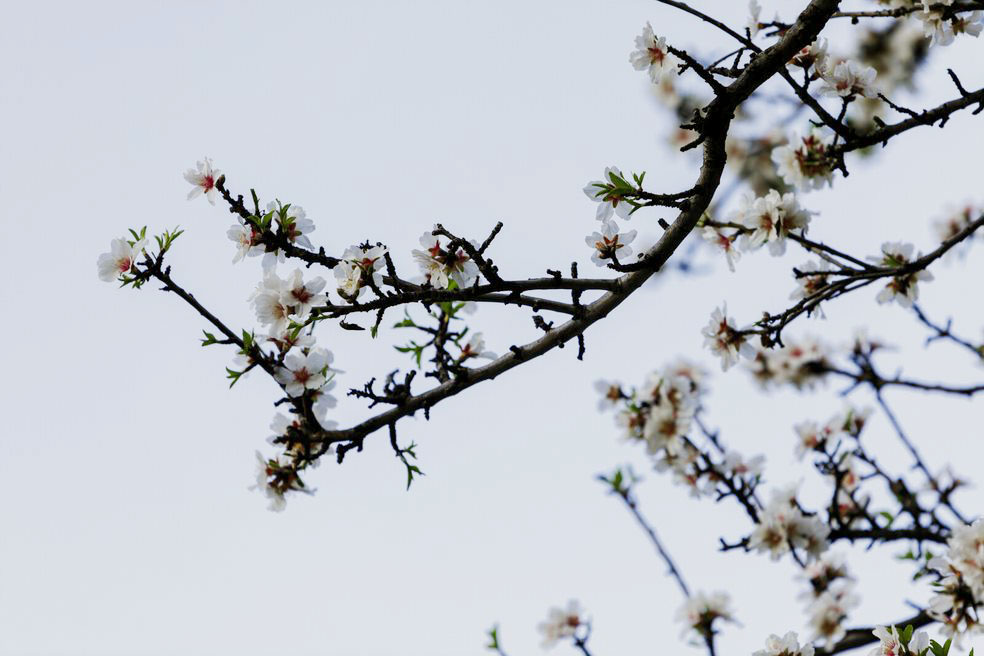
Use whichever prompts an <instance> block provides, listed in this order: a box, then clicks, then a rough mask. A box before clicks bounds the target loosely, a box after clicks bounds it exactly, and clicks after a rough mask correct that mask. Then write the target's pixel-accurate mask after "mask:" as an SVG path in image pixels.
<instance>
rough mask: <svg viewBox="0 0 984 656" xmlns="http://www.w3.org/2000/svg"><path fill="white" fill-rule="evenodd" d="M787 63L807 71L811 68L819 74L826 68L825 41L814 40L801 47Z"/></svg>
mask: <svg viewBox="0 0 984 656" xmlns="http://www.w3.org/2000/svg"><path fill="white" fill-rule="evenodd" d="M789 63H791V64H793V65H794V66H799V67H801V68H805V69H807V70H809V68H810V67H811V66H812V67H813V69H814V70H815V71H817V73H820V72H821V71H823V70H824V69H825V68H826V66H827V41H826V39H816V40H815V41H814V42H813V43H811V44H810V45H808V46H803V47H802V48H800V51H799V52H797V53H796V54H795V55H793V58H792V59H791V60H790V62H789Z"/></svg>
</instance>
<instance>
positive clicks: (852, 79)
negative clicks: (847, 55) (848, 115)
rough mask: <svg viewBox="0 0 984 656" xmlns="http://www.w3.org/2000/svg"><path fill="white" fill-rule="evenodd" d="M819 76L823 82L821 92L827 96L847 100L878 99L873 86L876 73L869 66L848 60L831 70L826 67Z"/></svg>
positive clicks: (876, 91)
mask: <svg viewBox="0 0 984 656" xmlns="http://www.w3.org/2000/svg"><path fill="white" fill-rule="evenodd" d="M820 75H821V77H822V78H823V82H824V86H823V88H822V89H821V91H822V92H823V93H825V94H827V95H830V96H840V97H841V98H847V99H851V98H854V97H856V96H864V97H865V98H877V97H878V90H877V89H876V88H875V86H874V84H875V76H876V75H877V71H875V69H874V68H872V67H871V66H865V65H863V64H859V63H858V62H856V61H854V60H850V59H848V60H846V61H842V62H840V63H838V64H837V65H836V66H834V67H833V68H830V67H826V68H825V69H823V70H822V71H821V72H820Z"/></svg>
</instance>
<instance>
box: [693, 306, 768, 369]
mask: <svg viewBox="0 0 984 656" xmlns="http://www.w3.org/2000/svg"><path fill="white" fill-rule="evenodd" d="M701 334H702V335H703V336H704V346H706V347H707V348H709V349H711V352H712V353H714V354H715V355H717V356H719V357H720V358H721V370H722V371H727V370H728V369H729V368H730V367H732V366H733V365H734V364H736V363H737V362H738V356H739V355H741V356H744V357H746V358H752V357H754V356H755V349H754V348H753V347H752V345H751V344H750V343H749V342H748V339H747V337H746V336H745V335H743V334H742V333H741V331H739V330H738V329H737V328H736V327H735V323H734V321H733V320H732V319H730V318H729V317H728V305H727V303H725V304H724V305H722V306H721V307H720V308H715V309H714V312H712V313H711V320H710V322H709V323H708V324H707V326H706V327H705V328H704V329H703V330H702V331H701Z"/></svg>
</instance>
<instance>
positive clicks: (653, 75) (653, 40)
mask: <svg viewBox="0 0 984 656" xmlns="http://www.w3.org/2000/svg"><path fill="white" fill-rule="evenodd" d="M635 45H636V49H635V50H633V51H632V52H631V53H629V63H631V64H632V67H633V68H635V69H636V70H637V71H648V72H649V79H650V80H652V81H653V84H656V83H658V82H659V80H660V77H662V76H663V75H664V74H666V73H676V72H677V69H678V68H679V64H678V63H677V61H676V58H675V57H674V56H673V55H671V54H670V50H669V48H668V47H667V45H666V38H665V37H657V36H656V35H655V34H654V33H653V26H652V25H650V24H649V23H646V26H645V27H644V28H642V34H640V35H639V36H637V37H636V39H635Z"/></svg>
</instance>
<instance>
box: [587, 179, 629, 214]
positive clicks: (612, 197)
mask: <svg viewBox="0 0 984 656" xmlns="http://www.w3.org/2000/svg"><path fill="white" fill-rule="evenodd" d="M613 175H614V176H615V177H616V178H619V179H620V180H625V176H623V175H622V172H621V171H620V170H619V169H618V167H616V166H609V167H607V168H605V175H604V177H603V178H602V179H601V180H592V181H591V182H589V183H588V184H586V185H584V195H585V196H587V197H588V198H590V199H591V200H593V201H594V202H596V203H598V209H597V210H596V211H595V218H596V219H598V220H599V221H607V220H608V219H610V218H611V217H612V214H613V213H614V214H616V215H617V216H618V218H620V219H625V220H626V221H628V220H629V219H631V218H632V210H633V207H632V204H631V203H629V202H628V201H626V200H625V199H624V198H622V196H620V195H619V194H618V193H617V192H616V191H615V190H609V188H610V187H612V186H613V185H614V183H613V182H612V176H613Z"/></svg>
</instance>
